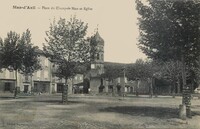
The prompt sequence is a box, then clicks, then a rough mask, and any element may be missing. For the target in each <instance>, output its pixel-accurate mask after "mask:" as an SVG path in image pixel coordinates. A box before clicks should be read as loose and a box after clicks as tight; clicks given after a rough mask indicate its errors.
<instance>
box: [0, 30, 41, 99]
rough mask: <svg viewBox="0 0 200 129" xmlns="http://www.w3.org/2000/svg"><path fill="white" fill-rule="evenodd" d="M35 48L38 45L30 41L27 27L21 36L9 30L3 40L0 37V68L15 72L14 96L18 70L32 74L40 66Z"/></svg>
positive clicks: (26, 74)
mask: <svg viewBox="0 0 200 129" xmlns="http://www.w3.org/2000/svg"><path fill="white" fill-rule="evenodd" d="M37 49H38V47H36V46H34V45H33V43H32V42H31V33H30V31H29V30H28V29H27V30H26V32H24V33H23V34H22V35H21V36H20V34H18V33H16V32H14V31H10V32H9V33H8V34H7V37H6V38H5V39H4V40H2V39H0V61H1V62H0V69H2V68H5V69H8V70H9V71H14V72H15V77H16V81H15V91H14V97H15V98H16V95H17V84H18V82H17V80H18V79H17V77H18V72H19V73H21V74H24V75H25V76H32V75H33V73H34V72H35V71H37V70H39V69H40V68H41V66H40V61H39V58H38V57H39V54H38V53H37V52H36V51H37Z"/></svg>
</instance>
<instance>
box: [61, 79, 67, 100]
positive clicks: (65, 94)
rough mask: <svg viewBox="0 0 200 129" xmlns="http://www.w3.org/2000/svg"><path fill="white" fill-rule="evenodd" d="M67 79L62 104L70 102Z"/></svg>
mask: <svg viewBox="0 0 200 129" xmlns="http://www.w3.org/2000/svg"><path fill="white" fill-rule="evenodd" d="M67 80H68V79H67V78H65V84H64V85H63V92H62V103H63V104H67V102H68V85H67Z"/></svg>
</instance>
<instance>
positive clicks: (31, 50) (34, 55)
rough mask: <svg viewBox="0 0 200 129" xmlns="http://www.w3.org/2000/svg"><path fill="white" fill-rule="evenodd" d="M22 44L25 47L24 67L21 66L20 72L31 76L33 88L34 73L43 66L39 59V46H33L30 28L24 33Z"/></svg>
mask: <svg viewBox="0 0 200 129" xmlns="http://www.w3.org/2000/svg"><path fill="white" fill-rule="evenodd" d="M20 45H21V47H23V57H22V67H21V68H20V73H22V74H24V75H25V76H30V77H31V88H32V87H33V85H32V76H33V73H34V72H36V71H38V70H40V69H42V67H41V64H40V60H39V56H40V55H39V53H38V52H37V50H38V49H39V48H38V47H37V46H33V43H32V42H31V33H30V31H29V30H28V29H27V30H26V32H24V33H23V34H22V36H21V40H20Z"/></svg>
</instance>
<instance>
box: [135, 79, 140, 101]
mask: <svg viewBox="0 0 200 129" xmlns="http://www.w3.org/2000/svg"><path fill="white" fill-rule="evenodd" d="M139 86H140V80H138V81H137V86H136V96H137V97H138V96H139V92H138V90H139Z"/></svg>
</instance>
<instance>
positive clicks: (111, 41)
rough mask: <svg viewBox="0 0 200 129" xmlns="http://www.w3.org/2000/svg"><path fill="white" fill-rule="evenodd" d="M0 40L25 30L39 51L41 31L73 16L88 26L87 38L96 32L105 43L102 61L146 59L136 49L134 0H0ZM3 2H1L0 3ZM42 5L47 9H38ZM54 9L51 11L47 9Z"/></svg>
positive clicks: (136, 29)
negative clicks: (19, 7)
mask: <svg viewBox="0 0 200 129" xmlns="http://www.w3.org/2000/svg"><path fill="white" fill-rule="evenodd" d="M0 1H1V4H0V17H1V20H0V37H1V38H3V39H4V38H5V37H6V35H7V33H8V32H9V31H11V30H12V31H15V32H17V33H20V34H22V32H25V30H26V29H29V30H30V31H31V34H32V42H33V43H34V45H37V46H39V47H40V48H41V49H42V46H43V45H42V44H43V43H45V37H46V35H45V31H48V30H49V26H50V23H52V22H53V19H54V18H55V19H56V21H58V20H59V18H60V17H61V18H66V19H67V20H68V19H69V18H70V17H72V16H74V15H76V17H77V18H78V19H81V20H82V21H84V22H85V23H88V30H87V33H88V36H91V35H92V34H94V32H95V29H96V28H97V26H98V32H99V34H100V36H101V37H102V38H103V39H104V41H105V46H104V51H105V52H104V53H105V55H104V59H105V61H109V62H119V63H133V62H135V60H136V59H138V58H143V59H145V58H146V56H145V55H144V54H143V53H142V52H141V51H140V50H139V49H138V47H137V43H138V40H137V39H138V37H139V33H138V32H139V31H138V26H137V22H138V21H137V16H138V15H137V11H136V9H135V1H134V0H7V1H5V0H0ZM2 1H3V2H2ZM13 6H35V7H36V9H32V10H31V9H13ZM42 6H45V7H49V9H42ZM56 6H57V7H65V8H72V7H75V8H78V10H72V9H70V10H60V9H59V10H57V9H56ZM51 7H55V9H51ZM84 7H86V8H88V7H89V8H91V9H92V10H88V11H86V10H79V8H84Z"/></svg>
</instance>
